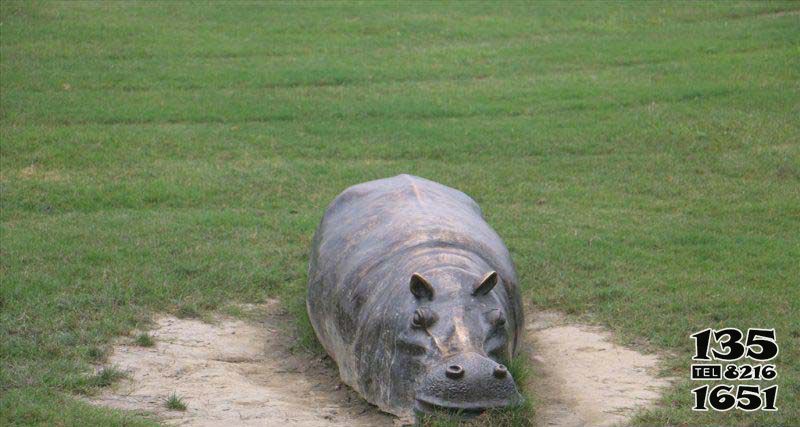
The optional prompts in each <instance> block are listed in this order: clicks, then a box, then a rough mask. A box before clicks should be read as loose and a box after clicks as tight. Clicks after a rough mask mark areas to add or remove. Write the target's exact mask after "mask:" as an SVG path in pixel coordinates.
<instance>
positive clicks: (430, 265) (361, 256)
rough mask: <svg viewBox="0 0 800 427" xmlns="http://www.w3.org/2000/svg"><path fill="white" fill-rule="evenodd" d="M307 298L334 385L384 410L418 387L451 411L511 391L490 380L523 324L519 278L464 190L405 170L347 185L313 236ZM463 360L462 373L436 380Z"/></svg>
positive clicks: (402, 408)
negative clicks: (333, 368) (335, 376)
mask: <svg viewBox="0 0 800 427" xmlns="http://www.w3.org/2000/svg"><path fill="white" fill-rule="evenodd" d="M493 271H496V272H497V275H496V276H492V275H491V272H493ZM414 273H417V274H418V275H419V279H417V281H416V283H415V285H416V289H418V295H415V294H414V293H412V291H411V288H412V287H413V286H410V283H411V282H412V280H411V278H412V275H413V274H414ZM495 278H497V284H496V286H494V287H492V286H491V285H492V283H494V282H493V280H492V279H495ZM482 282H483V283H484V286H483V287H481V288H480V290H477V291H476V288H478V286H479V285H480V284H481V283H482ZM428 287H430V289H432V291H433V297H432V298H430V295H429V294H428V292H429V291H428ZM307 302H308V312H309V316H310V318H311V323H312V325H313V326H314V330H315V331H316V333H317V337H318V338H319V340H320V342H321V343H322V344H323V346H324V347H325V349H326V351H327V352H328V354H330V356H331V357H332V358H333V359H334V360H335V361H336V363H337V365H338V367H339V372H340V376H341V378H342V380H343V381H344V382H345V383H346V384H348V385H350V386H351V387H352V388H353V389H355V390H356V391H357V392H359V393H360V394H361V395H362V396H363V397H364V398H365V399H366V400H367V401H369V402H371V403H373V404H375V405H377V406H378V407H380V408H381V409H382V410H384V411H387V412H391V413H394V414H396V415H408V414H409V413H411V411H412V410H413V408H414V405H415V395H416V392H417V391H418V390H422V389H425V390H428V391H430V390H432V389H431V388H430V387H428V385H430V384H434V383H436V384H438V385H437V387H438V388H437V390H440V392H438V395H437V396H434V398H435V400H436V401H437V402H450V403H452V405H448V406H453V407H464V405H463V404H465V403H466V404H467V406H470V405H472V406H470V407H476V408H477V407H479V406H498V405H503V404H506V403H509V402H511V401H513V400H514V399H515V398H516V397H517V395H516V388H515V386H514V384H513V379H511V378H510V376H509V377H506V378H497V377H496V376H494V375H492V373H493V372H494V369H495V368H496V367H497V365H498V363H501V362H502V361H504V360H507V359H508V358H509V357H511V356H512V355H513V354H514V353H515V351H516V347H517V342H518V338H519V333H520V329H521V325H523V319H522V316H523V315H522V307H521V301H520V297H519V289H518V283H517V277H516V273H515V271H514V267H513V264H512V262H511V258H510V256H509V254H508V250H507V249H506V247H505V246H504V245H503V242H502V241H501V239H500V237H499V236H498V235H497V233H495V231H494V230H493V229H492V228H491V227H490V226H489V225H488V224H487V223H486V222H485V221H484V219H483V216H482V214H481V210H480V208H479V207H478V205H477V204H476V203H475V202H474V201H473V200H472V199H471V198H469V197H468V196H467V195H465V194H464V193H462V192H460V191H457V190H454V189H452V188H449V187H446V186H443V185H441V184H437V183H435V182H432V181H429V180H426V179H422V178H418V177H414V176H410V175H399V176H396V177H393V178H387V179H382V180H377V181H371V182H367V183H363V184H359V185H355V186H353V187H350V188H348V189H347V190H345V191H344V192H343V193H342V194H340V195H339V196H338V197H337V198H336V199H335V200H334V201H333V202H332V203H331V204H330V206H329V207H328V209H327V211H326V212H325V215H324V217H323V219H322V222H321V223H320V225H319V228H318V229H317V232H316V234H315V236H314V241H313V247H312V251H311V259H310V265H309V284H308V301H307ZM415 312H418V313H420V314H417V317H418V319H417V320H421V322H417V323H418V324H416V325H415V324H414V322H413V319H414V316H415ZM461 359H464V360H468V361H469V364H468V365H469V366H464V368H465V369H470V372H467V375H465V376H464V377H463V378H458V379H453V378H446V379H442V378H439V377H437V375H441V373H442V372H444V370H443V369H442V367H443V366H445V367H446V366H449V365H450V364H451V363H450V361H454V360H461ZM453 363H455V362H453ZM476 376H477V377H476ZM448 381H449V382H448ZM442 384H444V385H445V386H444V387H442ZM447 384H450V386H451V388H450V389H449V391H448V388H447ZM426 387H427V388H426ZM465 387H467V388H471V389H469V390H465ZM456 390H461V391H459V392H458V393H456ZM492 390H493V392H491V391H492ZM423 391H424V390H423ZM422 394H425V393H422ZM478 395H481V396H482V399H477V398H476V396H478ZM459 396H461V397H459ZM465 396H470V397H469V398H467V397H465ZM429 397H430V396H429ZM454 399H455V400H459V399H460V400H461V401H460V402H455V401H454ZM469 399H473V401H472V402H467V400H469ZM431 403H433V402H431Z"/></svg>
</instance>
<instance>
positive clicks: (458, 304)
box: [396, 267, 521, 415]
mask: <svg viewBox="0 0 800 427" xmlns="http://www.w3.org/2000/svg"><path fill="white" fill-rule="evenodd" d="M500 280H501V279H500V278H499V277H498V274H497V273H496V272H494V271H489V272H486V273H485V274H483V275H476V274H473V273H470V272H468V271H466V270H463V269H461V268H455V267H445V268H437V269H433V270H429V271H425V272H423V273H414V274H413V275H412V276H411V280H410V292H411V293H412V294H413V296H414V299H415V302H416V303H415V305H414V307H413V310H410V311H409V312H408V313H407V316H408V320H407V326H405V329H404V330H403V331H402V332H401V333H400V334H399V336H398V337H397V342H396V345H397V352H398V356H399V357H401V358H402V359H403V361H404V362H405V363H404V365H405V366H407V367H411V369H408V370H406V371H405V373H404V375H413V376H415V377H416V378H413V379H412V378H407V380H410V381H409V383H410V384H413V385H414V390H413V393H414V398H415V409H416V410H417V411H419V412H439V411H446V412H459V413H461V414H465V415H471V414H477V413H480V412H482V411H484V410H485V409H489V408H497V407H504V406H510V405H515V404H518V403H519V402H520V400H521V396H520V394H519V392H518V391H517V387H516V384H515V383H514V379H513V378H512V377H511V374H510V373H509V372H508V369H507V368H506V367H505V366H504V365H503V363H505V362H506V361H508V360H509V358H510V356H511V354H510V348H512V343H511V342H510V340H512V339H513V331H509V330H508V329H509V325H508V321H507V320H508V316H509V313H507V309H506V307H505V304H504V303H503V297H502V296H501V292H503V290H502V286H499V287H497V289H496V290H495V287H496V285H497V284H498V282H499V281H500ZM503 295H504V294H503ZM403 315H405V314H402V313H401V314H400V316H403ZM512 322H513V320H512ZM512 325H513V323H512ZM409 392H411V390H409Z"/></svg>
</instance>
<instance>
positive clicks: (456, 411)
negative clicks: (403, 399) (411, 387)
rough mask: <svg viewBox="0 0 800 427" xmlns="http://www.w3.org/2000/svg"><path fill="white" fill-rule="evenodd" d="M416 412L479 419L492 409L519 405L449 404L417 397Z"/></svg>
mask: <svg viewBox="0 0 800 427" xmlns="http://www.w3.org/2000/svg"><path fill="white" fill-rule="evenodd" d="M415 401H416V404H415V405H414V410H415V411H416V412H418V413H421V414H444V415H449V416H458V417H463V418H472V417H477V416H478V415H480V414H482V413H483V412H484V411H486V410H488V409H492V408H503V407H509V406H514V405H516V404H519V402H517V401H509V400H506V399H498V400H489V401H484V402H480V403H457V402H448V401H443V400H441V399H436V398H430V397H419V396H418V397H417V398H416V400H415Z"/></svg>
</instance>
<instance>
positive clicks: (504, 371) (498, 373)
mask: <svg viewBox="0 0 800 427" xmlns="http://www.w3.org/2000/svg"><path fill="white" fill-rule="evenodd" d="M506 375H508V368H506V367H505V366H503V365H497V366H495V368H494V376H495V378H505V377H506Z"/></svg>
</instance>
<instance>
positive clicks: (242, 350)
mask: <svg viewBox="0 0 800 427" xmlns="http://www.w3.org/2000/svg"><path fill="white" fill-rule="evenodd" d="M280 307H281V306H280V305H279V304H278V303H277V301H270V302H268V303H267V304H265V305H264V306H260V307H258V309H259V310H260V311H263V312H264V315H263V316H261V317H260V318H261V319H263V320H261V321H259V322H246V321H243V320H237V319H233V318H228V317H219V318H217V319H216V321H215V322H214V323H205V322H203V321H200V320H196V319H178V318H175V317H172V316H163V317H160V318H158V319H156V326H155V328H154V330H153V331H151V334H152V335H153V337H154V338H155V342H156V345H155V346H154V347H149V348H148V347H140V346H136V345H135V344H133V343H132V341H131V340H130V339H129V340H127V341H120V342H119V343H118V344H117V345H116V346H115V347H114V352H113V354H112V356H111V357H110V361H109V362H110V363H111V364H113V365H116V366H117V367H118V368H120V369H122V370H125V371H127V372H128V374H129V375H130V376H129V379H128V380H126V381H124V382H123V383H121V384H119V385H117V386H116V387H115V388H113V389H112V390H109V391H108V392H106V393H104V394H102V395H100V396H98V397H97V398H95V399H94V400H93V402H94V403H97V404H100V405H107V406H112V407H115V408H122V409H132V410H139V411H142V410H144V411H149V412H152V413H154V414H155V415H156V416H157V417H159V418H160V419H162V420H164V421H166V422H167V423H169V424H176V425H193V426H224V425H233V424H236V425H284V426H320V425H326V426H339V425H341V426H379V425H393V424H402V423H404V422H406V421H408V420H397V419H394V418H393V417H390V416H388V415H385V414H383V413H381V412H379V411H378V410H377V409H375V408H374V407H372V406H370V405H369V404H367V403H365V402H364V401H363V400H361V399H360V398H359V397H358V396H357V395H356V394H355V393H354V392H352V391H351V390H350V389H348V388H347V387H346V386H344V385H342V384H341V383H340V382H339V379H338V376H337V373H336V369H335V367H334V366H333V365H332V363H331V362H330V361H329V360H327V359H322V358H312V357H309V356H302V355H296V354H292V352H291V351H290V347H289V346H290V342H291V340H289V339H287V338H286V336H285V332H283V331H285V329H284V328H283V327H282V325H281V322H282V321H283V320H282V319H283V317H284V315H283V313H282V312H281V308H280ZM528 319H529V320H528V324H527V325H526V328H525V330H526V332H527V334H526V335H527V337H528V342H527V344H528V345H532V346H533V348H534V350H532V351H530V352H529V353H530V354H532V356H531V358H532V363H533V364H534V366H535V375H534V377H535V379H534V381H533V383H532V384H530V385H529V386H530V387H533V390H534V395H535V396H537V397H536V398H537V399H538V401H537V402H538V403H537V417H538V419H537V424H539V425H556V426H573V425H574V426H577V425H587V424H591V425H614V424H619V423H624V422H625V421H626V420H627V419H628V417H629V416H630V415H631V414H632V413H633V410H634V409H635V408H636V407H638V406H642V405H648V404H651V403H652V402H654V401H655V399H656V398H657V397H658V395H659V390H660V389H661V388H663V387H664V386H666V385H667V381H666V380H664V379H658V378H656V377H655V376H654V373H655V371H656V369H657V368H656V367H657V365H658V362H659V360H658V358H657V357H656V356H652V355H642V354H640V353H637V352H635V351H632V350H629V349H626V348H623V347H620V346H618V345H616V344H613V343H612V342H611V341H610V340H609V335H608V334H607V333H605V332H603V331H602V330H600V329H599V328H596V327H591V326H586V325H578V324H574V323H571V324H570V323H567V322H565V320H564V319H563V317H562V316H560V315H558V314H557V313H538V314H533V313H531V314H529V316H528ZM172 393H176V394H178V395H179V396H182V397H183V398H184V400H185V402H186V404H187V406H188V408H187V410H186V411H173V410H168V409H167V408H166V406H165V404H164V401H165V399H166V398H167V396H168V395H170V394H172Z"/></svg>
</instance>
